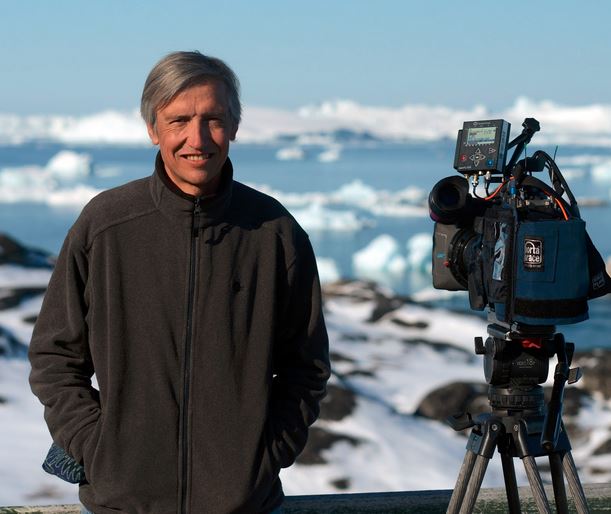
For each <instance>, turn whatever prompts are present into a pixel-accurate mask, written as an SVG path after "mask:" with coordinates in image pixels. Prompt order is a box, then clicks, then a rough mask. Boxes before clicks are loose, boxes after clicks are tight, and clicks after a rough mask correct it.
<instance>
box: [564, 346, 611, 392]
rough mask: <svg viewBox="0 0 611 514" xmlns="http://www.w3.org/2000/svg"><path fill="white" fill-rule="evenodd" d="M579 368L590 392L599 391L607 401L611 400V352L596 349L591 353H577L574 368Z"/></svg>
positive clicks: (584, 383)
mask: <svg viewBox="0 0 611 514" xmlns="http://www.w3.org/2000/svg"><path fill="white" fill-rule="evenodd" d="M576 365H577V366H579V367H580V368H581V370H582V372H583V378H582V379H581V382H582V383H583V387H584V388H585V389H587V390H588V391H590V392H595V391H598V392H600V393H602V394H603V396H604V397H605V399H607V400H608V399H611V350H610V349H596V350H592V351H589V352H576V353H575V358H574V359H573V367H574V366H576Z"/></svg>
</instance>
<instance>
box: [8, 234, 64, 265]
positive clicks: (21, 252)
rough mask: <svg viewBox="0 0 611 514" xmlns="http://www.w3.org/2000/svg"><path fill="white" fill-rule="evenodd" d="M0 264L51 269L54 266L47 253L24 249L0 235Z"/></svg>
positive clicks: (10, 239) (10, 238) (49, 254)
mask: <svg viewBox="0 0 611 514" xmlns="http://www.w3.org/2000/svg"><path fill="white" fill-rule="evenodd" d="M0 264H17V265H19V266H24V267H26V268H49V269H51V268H53V266H54V265H55V258H54V257H53V255H52V254H51V253H49V252H45V251H44V250H38V249H36V248H28V247H25V246H23V245H22V244H21V243H18V242H17V241H15V240H14V239H13V238H12V237H10V236H8V235H7V234H0Z"/></svg>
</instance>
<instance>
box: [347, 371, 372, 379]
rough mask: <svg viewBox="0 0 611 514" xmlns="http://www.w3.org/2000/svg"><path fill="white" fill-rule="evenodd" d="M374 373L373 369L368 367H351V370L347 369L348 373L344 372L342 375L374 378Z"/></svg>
mask: <svg viewBox="0 0 611 514" xmlns="http://www.w3.org/2000/svg"><path fill="white" fill-rule="evenodd" d="M375 376H376V375H375V373H374V372H373V371H370V370H368V369H353V370H352V371H349V372H348V373H345V374H344V377H368V378H374V377H375Z"/></svg>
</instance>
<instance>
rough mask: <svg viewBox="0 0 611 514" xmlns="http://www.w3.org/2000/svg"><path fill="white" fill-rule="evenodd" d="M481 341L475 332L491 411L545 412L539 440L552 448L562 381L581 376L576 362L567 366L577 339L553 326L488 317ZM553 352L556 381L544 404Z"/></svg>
mask: <svg viewBox="0 0 611 514" xmlns="http://www.w3.org/2000/svg"><path fill="white" fill-rule="evenodd" d="M487 331H488V334H489V337H488V339H486V342H485V343H484V341H483V339H482V338H481V337H476V338H475V353H477V354H478V355H483V356H484V376H485V378H486V382H487V383H488V384H490V387H489V390H488V399H489V401H490V407H491V408H492V412H493V414H494V415H497V416H503V417H510V416H512V417H518V418H522V417H525V416H532V415H535V416H536V415H544V416H545V418H544V423H543V430H542V434H541V446H542V447H543V448H544V449H545V450H546V451H553V450H554V449H555V448H556V445H557V442H558V436H559V433H560V424H561V416H562V403H563V399H564V386H565V384H566V382H567V381H568V382H569V383H570V384H572V383H574V382H577V380H579V378H581V372H580V370H579V368H574V369H570V365H571V361H572V359H573V354H574V352H575V345H574V344H573V343H568V342H566V341H565V340H564V336H563V335H562V334H561V333H557V332H555V327H554V326H528V325H521V326H514V327H511V328H509V327H507V326H506V325H503V324H498V323H492V324H490V325H488V330H487ZM554 355H555V356H557V359H558V364H557V365H556V369H555V372H554V385H553V388H552V396H551V399H550V401H549V403H548V404H547V406H546V404H545V400H544V397H543V388H542V387H541V385H540V384H543V383H544V382H545V381H546V380H547V377H548V372H549V359H551V358H552V357H553V356H554Z"/></svg>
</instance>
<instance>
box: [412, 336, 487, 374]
mask: <svg viewBox="0 0 611 514" xmlns="http://www.w3.org/2000/svg"><path fill="white" fill-rule="evenodd" d="M401 342H403V343H404V344H406V345H409V346H418V345H426V346H428V347H429V348H432V349H433V350H435V351H436V352H441V353H447V352H453V353H455V354H457V355H461V356H463V357H465V358H466V360H467V361H469V360H474V359H476V358H477V356H476V355H475V352H469V351H467V350H465V349H464V348H459V347H457V346H456V345H453V344H450V343H443V342H440V341H430V340H427V339H421V338H419V337H414V338H409V339H407V338H406V339H401ZM482 376H483V371H482Z"/></svg>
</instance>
